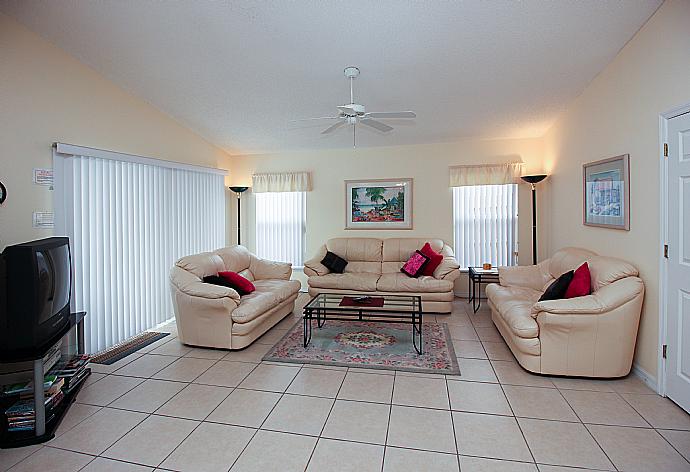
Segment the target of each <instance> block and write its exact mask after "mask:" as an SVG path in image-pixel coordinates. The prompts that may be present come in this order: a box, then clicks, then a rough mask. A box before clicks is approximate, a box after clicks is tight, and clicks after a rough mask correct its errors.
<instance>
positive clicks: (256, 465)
mask: <svg viewBox="0 0 690 472" xmlns="http://www.w3.org/2000/svg"><path fill="white" fill-rule="evenodd" d="M304 299H305V297H304V296H302V297H301V298H300V300H301V301H302V302H304ZM454 307H455V308H454V313H453V314H452V315H450V316H441V315H438V316H429V317H428V318H427V320H428V321H430V322H433V321H438V322H446V323H448V324H449V326H450V327H451V329H450V331H451V335H452V337H453V342H454V344H455V349H456V354H457V356H458V360H459V363H460V369H461V374H462V375H461V376H460V377H457V376H442V375H425V374H411V373H407V372H392V371H381V370H366V369H346V368H339V367H335V368H328V367H325V366H310V365H295V364H278V363H267V362H261V358H262V356H263V355H264V354H265V353H266V352H267V351H268V349H269V348H270V347H271V346H272V345H273V344H274V343H275V342H276V341H277V340H278V339H279V338H280V336H282V335H283V334H284V333H285V331H286V330H287V329H288V328H289V327H290V326H291V325H292V324H293V323H295V322H296V321H297V317H288V318H287V319H285V320H284V321H282V322H281V323H280V324H279V325H278V326H276V327H275V328H274V329H273V330H271V331H270V332H269V333H267V334H266V335H265V336H263V337H262V338H261V339H259V340H258V341H257V342H256V343H254V344H253V345H252V346H250V347H249V348H247V349H245V350H243V351H241V352H228V351H219V350H213V349H200V348H190V347H188V346H183V345H181V344H180V343H179V341H178V340H177V338H176V337H175V325H174V324H171V325H168V326H167V327H166V328H165V329H166V330H168V331H170V332H171V333H172V334H171V336H168V337H166V338H163V339H162V340H160V341H158V342H156V343H154V344H152V345H150V346H147V347H146V348H144V349H143V350H141V351H139V352H138V353H136V354H134V355H131V356H129V357H127V358H126V359H123V360H121V361H118V362H117V363H115V364H114V365H111V366H99V365H95V366H93V370H94V373H93V374H92V375H91V377H90V379H89V381H88V385H86V386H85V387H84V388H83V390H82V392H81V393H80V395H79V397H78V399H77V403H75V405H74V406H73V407H72V408H71V410H70V412H69V414H68V416H67V417H66V418H65V420H64V421H63V423H62V425H61V427H60V428H59V430H58V435H57V437H56V438H55V439H53V440H52V441H50V442H49V443H47V444H45V445H42V446H34V447H28V448H23V449H13V450H0V470H2V471H4V470H12V471H57V472H59V471H66V472H69V471H77V470H82V471H99V472H100V471H106V472H107V471H115V472H126V471H152V470H172V471H180V472H187V471H189V472H215V471H219V472H220V471H225V472H227V471H232V472H240V471H256V472H259V471H261V472H270V471H280V472H291V471H310V472H314V471H315V472H321V471H324V472H338V471H357V472H367V471H377V472H382V471H383V472H406V471H415V472H416V471H424V472H450V471H452V472H458V471H460V470H461V471H462V472H479V471H491V472H493V471H497V472H503V471H505V472H509V471H515V472H523V471H524V472H528V471H531V472H567V471H570V472H577V471H580V472H581V471H583V470H625V471H658V472H672V471H690V462H689V461H690V415H688V414H686V413H685V412H683V411H682V410H681V409H680V408H678V407H677V406H676V405H674V404H673V403H672V402H670V401H669V400H666V399H664V398H661V397H659V396H657V395H656V394H654V392H652V390H650V389H649V388H648V387H647V386H646V385H645V384H644V383H643V382H642V381H640V380H639V379H638V378H636V377H632V376H631V377H628V378H626V379H621V380H613V381H596V380H586V379H570V378H557V377H542V376H535V375H531V374H529V373H527V372H526V371H524V370H523V369H521V368H520V366H519V365H518V364H517V363H516V362H515V360H514V358H513V356H512V354H511V353H510V351H509V350H508V348H507V347H506V345H505V344H504V343H503V341H502V340H501V338H500V336H499V335H498V333H497V332H496V330H495V329H494V328H493V325H492V323H491V320H490V315H489V313H488V311H486V309H485V308H483V309H482V310H481V311H480V312H478V313H476V314H475V313H471V310H470V309H469V307H468V305H467V303H466V302H465V301H463V300H460V299H458V300H457V301H456V302H455V303H454ZM295 313H299V309H297V310H296V311H295Z"/></svg>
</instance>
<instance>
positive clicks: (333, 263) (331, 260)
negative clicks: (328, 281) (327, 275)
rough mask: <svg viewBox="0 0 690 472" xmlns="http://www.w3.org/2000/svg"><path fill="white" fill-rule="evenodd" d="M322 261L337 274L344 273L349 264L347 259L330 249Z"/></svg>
mask: <svg viewBox="0 0 690 472" xmlns="http://www.w3.org/2000/svg"><path fill="white" fill-rule="evenodd" d="M321 263H322V264H323V265H325V266H326V267H327V268H328V270H330V271H331V272H335V273H336V274H342V273H343V271H344V270H345V266H346V265H347V261H346V260H345V259H343V258H342V257H340V256H339V255H337V254H334V253H332V252H331V251H328V252H327V253H326V257H324V258H323V259H322V260H321Z"/></svg>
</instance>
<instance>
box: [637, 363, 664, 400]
mask: <svg viewBox="0 0 690 472" xmlns="http://www.w3.org/2000/svg"><path fill="white" fill-rule="evenodd" d="M632 374H633V375H636V376H637V377H639V378H640V380H642V381H643V382H644V383H645V384H647V386H648V387H649V388H651V389H652V390H654V391H655V392H657V393H659V390H658V388H657V383H656V377H654V376H653V375H651V374H650V373H649V372H647V371H646V370H644V369H643V368H642V367H640V366H639V365H638V364H633V368H632Z"/></svg>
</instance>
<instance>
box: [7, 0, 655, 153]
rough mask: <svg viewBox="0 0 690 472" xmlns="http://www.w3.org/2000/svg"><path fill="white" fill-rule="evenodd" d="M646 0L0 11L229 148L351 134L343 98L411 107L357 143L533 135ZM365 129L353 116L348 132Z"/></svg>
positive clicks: (337, 139)
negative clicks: (336, 124)
mask: <svg viewBox="0 0 690 472" xmlns="http://www.w3.org/2000/svg"><path fill="white" fill-rule="evenodd" d="M660 3H661V1H660V0H626V1H620V0H579V1H567V0H555V1H545V0H523V1H510V2H509V1H504V0H493V1H490V2H489V1H482V0H466V1H442V0H434V1H432V0H427V1H408V0H376V1H371V0H349V1H336V0H296V1H283V0H275V1H258V0H253V1H252V0H239V1H230V2H229V1H213V2H212V1H192V0H184V1H176V2H161V1H153V0H117V1H116V0H102V1H87V0H81V1H77V0H44V1H38V0H9V1H8V0H0V10H2V11H3V12H5V13H7V14H10V15H12V16H14V17H15V18H17V19H18V20H19V21H21V22H22V23H24V24H25V25H26V26H28V27H29V28H30V29H32V30H34V31H36V32H37V33H39V34H41V35H43V36H44V37H45V38H47V39H48V40H50V41H52V42H53V43H55V44H57V45H58V46H59V47H61V48H63V49H65V50H66V51H68V52H69V53H71V54H72V55H74V56H75V57H76V58H77V59H79V60H80V61H82V62H84V63H86V64H88V65H89V66H91V67H93V68H94V69H96V70H97V71H99V72H100V73H102V74H103V75H104V76H105V77H107V78H108V79H110V80H112V81H113V82H115V83H116V84H118V85H120V86H121V87H123V88H124V89H126V90H128V91H130V92H132V93H133V94H135V95H137V96H139V97H141V98H142V99H144V100H146V101H148V102H149V103H151V104H153V105H154V106H155V107H157V108H158V109H160V110H162V111H163V112H165V113H167V114H169V115H171V116H172V117H174V118H175V119H176V120H178V121H180V122H181V123H183V124H185V125H186V126H188V127H189V128H191V129H192V130H194V131H196V132H198V133H199V134H201V135H202V136H204V137H206V138H207V139H208V140H210V141H211V142H213V143H215V144H217V145H219V146H221V147H223V148H224V149H226V150H227V151H228V152H231V153H256V152H271V151H281V150H288V149H290V150H294V149H325V148H339V147H348V146H350V145H351V142H352V136H351V134H350V130H348V129H346V128H344V127H343V128H341V129H339V130H338V131H336V132H334V133H333V134H331V135H325V136H322V135H321V134H320V131H321V129H323V128H325V127H327V126H328V125H329V123H328V122H324V123H307V124H304V123H302V124H290V123H288V121H289V120H290V119H293V118H303V117H311V116H324V115H333V114H335V106H336V105H339V104H343V103H347V102H348V101H349V89H348V82H347V80H346V79H345V78H344V76H343V74H342V70H343V68H344V67H345V66H347V65H356V66H358V67H359V68H360V69H361V71H362V74H361V76H360V77H359V78H358V79H356V80H355V101H356V102H358V103H363V104H364V105H366V107H367V110H368V111H389V110H390V111H397V110H414V111H416V112H417V118H416V119H415V120H413V121H412V122H411V123H408V122H400V121H402V120H387V121H386V122H387V123H388V124H391V125H392V126H394V127H395V130H394V131H392V132H390V133H387V134H383V133H380V132H377V131H375V130H372V129H369V128H366V127H358V133H357V141H358V146H383V145H401V144H419V143H434V142H448V141H457V140H459V139H462V138H466V137H490V138H497V137H535V136H540V135H541V134H542V133H543V132H544V131H545V130H546V129H547V128H548V127H549V125H550V124H551V123H552V122H553V121H554V119H555V118H556V117H557V115H558V113H559V112H561V111H562V110H563V109H564V108H565V107H566V106H567V104H568V103H569V102H570V101H571V100H572V99H573V98H575V97H576V96H577V95H578V94H579V93H580V92H581V91H582V90H583V89H584V88H585V87H586V85H587V84H588V83H589V82H590V81H591V80H592V79H593V78H594V77H595V76H596V75H597V74H598V73H599V72H600V71H601V70H602V69H603V68H604V67H605V66H606V65H607V64H608V63H609V62H610V61H611V60H612V59H613V58H614V57H615V55H616V54H617V52H618V51H619V50H620V49H621V48H622V47H623V45H625V43H626V42H627V41H628V40H629V39H630V38H631V37H632V36H633V35H634V34H635V32H636V31H637V30H638V29H639V28H640V27H641V26H642V25H643V24H644V22H645V21H646V20H647V19H648V18H649V17H650V16H651V14H652V13H653V12H654V11H655V10H656V8H657V7H658V6H659V4H660ZM359 128H366V129H359Z"/></svg>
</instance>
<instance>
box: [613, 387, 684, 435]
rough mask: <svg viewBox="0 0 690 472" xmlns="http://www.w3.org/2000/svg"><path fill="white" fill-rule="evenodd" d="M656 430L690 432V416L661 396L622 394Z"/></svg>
mask: <svg viewBox="0 0 690 472" xmlns="http://www.w3.org/2000/svg"><path fill="white" fill-rule="evenodd" d="M621 395H622V397H623V398H625V400H626V401H627V402H628V403H630V404H631V405H632V407H633V408H635V410H637V412H638V413H639V414H640V415H642V417H643V418H644V419H645V420H647V422H648V423H649V424H651V425H652V426H653V427H655V428H661V429H684V430H690V415H689V414H688V413H686V412H685V411H684V410H683V409H682V408H681V407H679V406H678V405H676V404H675V403H673V402H672V401H671V400H669V399H668V398H664V397H661V396H659V395H640V394H632V393H623V394H621Z"/></svg>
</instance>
